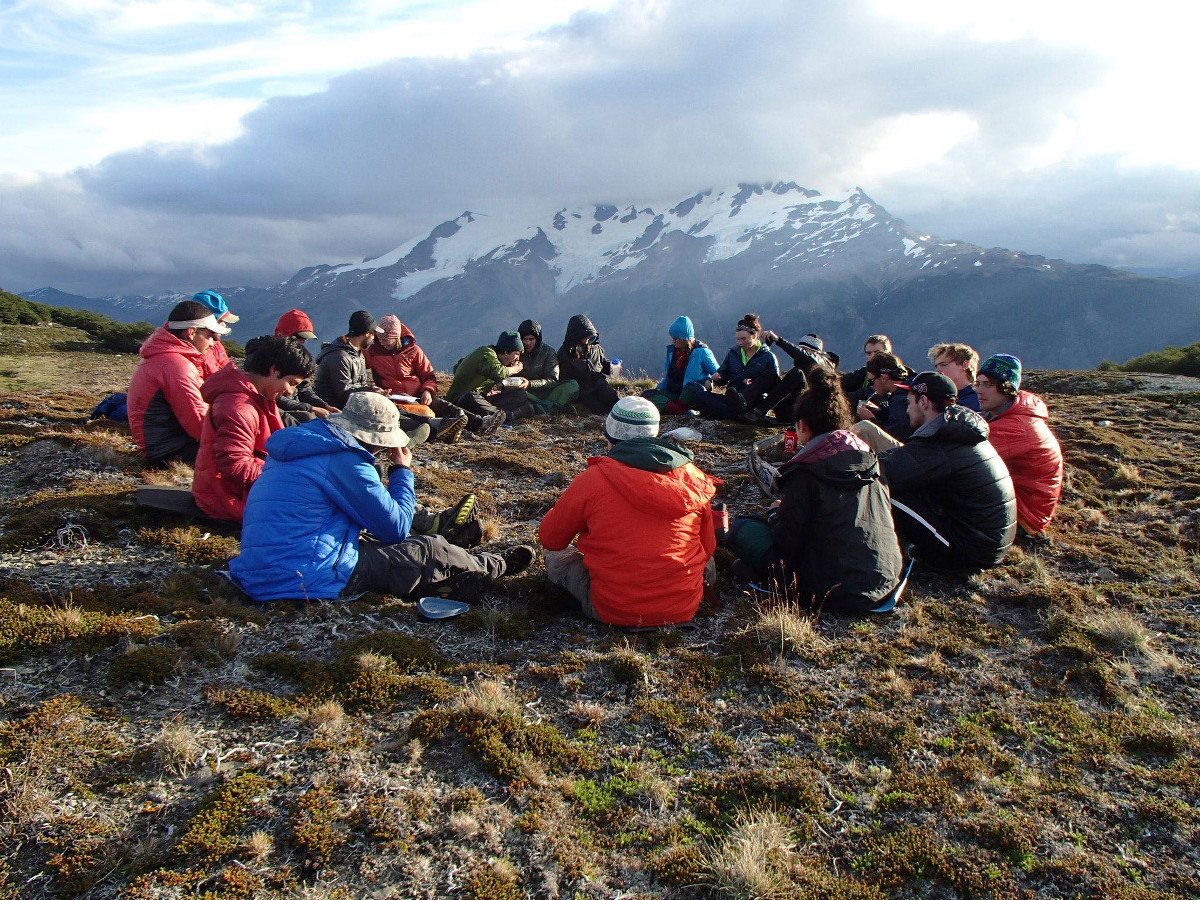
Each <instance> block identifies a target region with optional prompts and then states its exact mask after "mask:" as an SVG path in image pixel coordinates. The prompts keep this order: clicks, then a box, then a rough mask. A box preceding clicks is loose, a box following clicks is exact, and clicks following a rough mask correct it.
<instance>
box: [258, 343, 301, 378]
mask: <svg viewBox="0 0 1200 900" xmlns="http://www.w3.org/2000/svg"><path fill="white" fill-rule="evenodd" d="M272 367H274V368H275V371H276V372H278V373H279V375H280V377H282V378H288V377H295V378H311V377H312V374H313V372H315V371H316V370H317V365H316V363H314V362H313V358H312V354H311V353H309V352H308V349H307V348H306V347H305V346H304V344H302V343H301V342H300V341H298V340H296V338H293V337H269V338H263V339H262V340H261V342H260V343H258V344H257V345H256V346H255V347H254V349H253V350H252V351H251V352H250V353H249V354H248V355H247V356H246V362H245V369H246V371H247V372H251V373H253V374H255V375H270V374H271V368H272Z"/></svg>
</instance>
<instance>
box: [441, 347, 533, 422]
mask: <svg viewBox="0 0 1200 900" xmlns="http://www.w3.org/2000/svg"><path fill="white" fill-rule="evenodd" d="M520 371H521V336H520V335H518V334H517V333H516V332H515V331H502V332H500V337H499V338H498V339H497V341H496V343H495V344H493V345H490V346H488V345H485V346H483V347H478V348H476V349H475V350H472V351H471V352H470V353H468V354H467V355H466V356H464V357H463V358H462V359H460V360H459V361H458V362H457V363H455V365H454V380H453V381H452V382H451V383H450V389H449V390H448V391H446V399H447V400H449V401H450V402H451V403H453V404H455V405H456V406H461V407H462V408H463V409H465V410H466V411H467V413H468V415H476V416H480V417H481V419H482V420H483V426H482V427H481V428H479V429H478V431H479V433H480V434H489V433H491V432H493V431H495V430H496V429H497V428H499V427H500V426H501V425H503V424H504V422H505V421H506V420H507V421H510V422H514V421H516V420H517V419H519V418H521V417H522V416H523V415H529V414H531V413H532V407H530V406H529V401H528V398H527V397H526V396H525V392H524V391H523V390H521V391H502V390H501V388H503V387H504V385H503V382H504V380H505V379H506V378H515V377H516V376H517V375H518V373H519V372H520ZM521 380H522V381H524V379H521ZM505 393H509V394H519V395H520V396H519V397H515V396H514V397H512V398H511V400H510V401H505V400H504V399H502V398H504V394H505ZM513 401H515V402H513ZM510 402H511V406H509V403H510ZM502 406H504V407H505V408H501V407H502Z"/></svg>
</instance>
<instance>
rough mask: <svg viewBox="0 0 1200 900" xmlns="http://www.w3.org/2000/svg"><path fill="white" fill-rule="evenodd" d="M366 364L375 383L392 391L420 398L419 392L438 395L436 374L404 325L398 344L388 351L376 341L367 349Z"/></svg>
mask: <svg viewBox="0 0 1200 900" xmlns="http://www.w3.org/2000/svg"><path fill="white" fill-rule="evenodd" d="M367 366H368V367H369V368H370V369H371V374H372V375H374V376H375V383H376V384H377V385H379V386H380V387H381V388H384V389H386V390H387V391H389V392H391V393H393V394H410V395H412V396H413V397H420V396H421V391H429V393H431V394H434V395H435V396H436V394H437V389H438V386H437V376H436V375H435V374H434V371H433V363H431V362H430V361H429V357H428V356H426V355H425V351H424V350H422V349H421V348H420V347H418V346H417V339H416V338H415V337H414V336H413V333H412V332H411V331H409V328H408V326H407V325H405V324H403V323H401V325H400V345H399V346H398V347H396V348H395V349H392V350H389V349H387V348H386V347H384V346H383V345H382V344H380V343H379V341H375V342H374V343H373V344H371V346H370V347H368V348H367Z"/></svg>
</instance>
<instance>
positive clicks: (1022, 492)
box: [975, 354, 1063, 534]
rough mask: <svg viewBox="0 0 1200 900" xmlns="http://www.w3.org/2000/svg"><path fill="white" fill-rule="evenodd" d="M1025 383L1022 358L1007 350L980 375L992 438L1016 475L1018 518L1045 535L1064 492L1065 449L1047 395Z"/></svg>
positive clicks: (978, 382)
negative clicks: (1053, 425) (1045, 399)
mask: <svg viewBox="0 0 1200 900" xmlns="http://www.w3.org/2000/svg"><path fill="white" fill-rule="evenodd" d="M1020 387H1021V361H1020V360H1019V359H1017V358H1016V357H1015V356H1009V355H1007V354H998V355H996V356H992V357H990V358H989V359H987V360H986V361H985V362H984V363H983V365H982V366H980V368H979V375H977V376H976V378H975V388H976V392H977V393H978V395H979V407H980V410H981V411H982V413H983V415H984V417H985V418H986V419H987V420H988V426H989V428H990V432H989V435H988V439H989V440H990V441H991V442H992V446H994V447H995V448H996V452H997V453H999V454H1000V458H1001V459H1003V460H1004V464H1005V465H1006V466H1007V467H1008V473H1009V475H1011V476H1012V480H1013V488H1014V490H1015V491H1016V494H1017V523H1018V525H1020V527H1021V529H1022V530H1024V531H1025V532H1026V533H1028V534H1041V533H1042V532H1043V531H1045V530H1046V526H1047V525H1049V524H1050V520H1051V519H1052V518H1053V517H1054V512H1055V510H1056V509H1057V508H1058V500H1059V497H1060V496H1061V495H1062V484H1063V457H1062V448H1061V447H1060V446H1059V444H1058V439H1057V438H1056V437H1055V436H1054V432H1053V431H1051V430H1050V425H1049V424H1048V422H1047V420H1048V419H1049V417H1050V413H1049V410H1047V409H1046V404H1045V403H1044V402H1043V401H1042V398H1041V397H1039V396H1038V395H1037V394H1031V393H1030V392H1029V391H1023V390H1021V389H1020Z"/></svg>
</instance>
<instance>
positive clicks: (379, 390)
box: [375, 387, 391, 397]
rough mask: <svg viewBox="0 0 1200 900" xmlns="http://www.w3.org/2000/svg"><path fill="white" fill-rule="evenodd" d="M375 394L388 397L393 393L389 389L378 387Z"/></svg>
mask: <svg viewBox="0 0 1200 900" xmlns="http://www.w3.org/2000/svg"><path fill="white" fill-rule="evenodd" d="M375 393H377V394H383V395H384V396H385V397H386V396H387V395H388V394H390V393H391V391H389V390H388V389H387V388H381V387H377V388H375Z"/></svg>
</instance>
